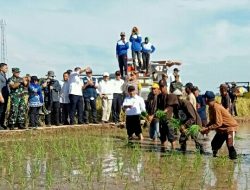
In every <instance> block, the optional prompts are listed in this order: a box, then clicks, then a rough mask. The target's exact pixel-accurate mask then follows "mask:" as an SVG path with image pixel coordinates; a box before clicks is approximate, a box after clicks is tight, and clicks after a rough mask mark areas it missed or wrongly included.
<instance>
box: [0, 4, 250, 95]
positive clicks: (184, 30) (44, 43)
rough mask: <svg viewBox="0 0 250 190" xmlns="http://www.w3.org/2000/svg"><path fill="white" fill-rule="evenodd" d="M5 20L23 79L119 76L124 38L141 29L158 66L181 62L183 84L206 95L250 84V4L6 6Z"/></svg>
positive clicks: (1, 7)
mask: <svg viewBox="0 0 250 190" xmlns="http://www.w3.org/2000/svg"><path fill="white" fill-rule="evenodd" d="M0 18H3V19H5V21H6V23H7V26H6V40H7V49H8V52H7V53H8V64H9V66H10V68H12V67H20V69H21V71H22V74H23V75H25V74H26V73H30V74H32V75H38V76H39V77H43V76H44V75H45V74H46V73H47V71H48V70H54V71H55V73H56V75H57V78H58V79H61V78H62V77H61V76H62V73H63V71H65V70H67V69H72V68H74V67H76V66H82V67H85V66H87V65H88V66H91V67H92V68H93V71H94V73H98V74H99V73H103V72H104V71H108V72H114V71H115V70H117V69H118V64H117V60H116V56H115V46H116V42H117V40H118V39H119V34H120V32H121V31H124V32H126V34H127V37H129V34H130V32H131V29H132V27H133V26H138V27H139V29H140V31H141V34H142V36H143V37H145V36H148V37H150V40H151V43H153V44H154V45H155V47H156V51H155V52H154V54H153V55H152V60H169V59H170V60H179V61H182V62H183V65H182V66H181V67H180V70H181V76H182V80H183V81H184V83H186V82H190V81H191V82H193V83H194V84H195V85H198V86H199V87H200V88H201V90H202V91H205V90H215V89H216V87H218V86H219V84H220V83H222V82H224V81H249V80H250V79H249V76H250V74H249V71H250V64H249V60H250V59H249V58H250V22H249V20H250V1H249V0H126V1H122V0H106V1H104V0H37V1H34V0H8V1H7V0H0ZM128 55H129V57H130V56H131V52H130V51H129V52H128Z"/></svg>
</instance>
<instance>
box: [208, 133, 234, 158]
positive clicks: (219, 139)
mask: <svg viewBox="0 0 250 190" xmlns="http://www.w3.org/2000/svg"><path fill="white" fill-rule="evenodd" d="M234 134H235V132H217V133H216V134H215V135H214V138H213V140H212V142H211V146H212V150H213V153H214V154H216V153H217V151H218V150H219V149H220V148H221V147H222V145H223V143H224V142H225V141H226V143H227V148H228V152H229V157H230V158H235V157H236V156H237V153H236V150H235V148H234Z"/></svg>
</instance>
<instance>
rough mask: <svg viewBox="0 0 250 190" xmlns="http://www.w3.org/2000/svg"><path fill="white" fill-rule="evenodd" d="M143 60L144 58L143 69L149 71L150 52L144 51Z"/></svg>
mask: <svg viewBox="0 0 250 190" xmlns="http://www.w3.org/2000/svg"><path fill="white" fill-rule="evenodd" d="M142 60H143V69H146V72H147V73H148V67H149V62H150V53H142Z"/></svg>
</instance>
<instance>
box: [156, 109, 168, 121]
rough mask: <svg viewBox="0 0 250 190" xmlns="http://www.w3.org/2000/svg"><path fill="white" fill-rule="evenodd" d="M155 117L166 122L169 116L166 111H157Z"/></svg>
mask: <svg viewBox="0 0 250 190" xmlns="http://www.w3.org/2000/svg"><path fill="white" fill-rule="evenodd" d="M155 116H156V117H157V118H158V119H159V120H160V121H165V120H166V119H167V115H166V113H165V112H164V111H162V110H157V111H156V112H155Z"/></svg>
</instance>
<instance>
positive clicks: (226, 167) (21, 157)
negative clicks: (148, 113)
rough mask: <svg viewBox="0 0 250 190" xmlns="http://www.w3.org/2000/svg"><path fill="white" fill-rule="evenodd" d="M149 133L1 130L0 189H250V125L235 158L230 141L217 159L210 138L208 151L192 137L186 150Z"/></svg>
mask: <svg viewBox="0 0 250 190" xmlns="http://www.w3.org/2000/svg"><path fill="white" fill-rule="evenodd" d="M144 133H145V137H146V138H145V140H144V141H141V142H140V141H133V142H129V143H128V141H127V138H126V130H125V129H117V128H103V127H101V126H95V127H68V128H63V129H51V130H36V131H34V130H30V131H24V132H22V133H20V132H17V133H11V134H8V133H0V136H1V140H0V189H4V190H6V189H98V190H99V189H109V190H112V189H152V190H154V189H208V190H210V189H223V190H225V189H234V190H236V189H243V190H245V189H246V190H247V189H249V188H250V124H248V125H247V124H246V125H242V126H241V128H240V130H239V131H238V133H237V138H236V139H237V140H236V145H235V146H236V148H237V152H238V154H239V158H238V159H237V160H235V161H231V160H229V159H228V157H227V155H228V153H227V148H226V146H225V144H224V146H223V149H222V150H221V151H220V152H219V157H217V158H213V157H212V154H211V147H210V140H209V139H207V138H206V139H204V143H205V150H206V154H205V155H199V154H197V153H196V152H195V149H194V143H193V142H192V141H191V140H190V141H189V144H188V152H187V153H186V154H185V155H183V154H182V153H181V152H179V151H170V150H168V149H165V150H164V149H163V148H162V147H161V146H160V142H156V143H155V142H152V141H151V140H150V139H149V138H148V137H147V131H144ZM212 137H213V134H212V133H210V134H209V138H210V139H211V138H212Z"/></svg>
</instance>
